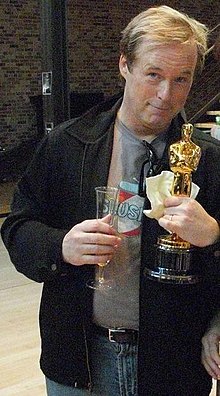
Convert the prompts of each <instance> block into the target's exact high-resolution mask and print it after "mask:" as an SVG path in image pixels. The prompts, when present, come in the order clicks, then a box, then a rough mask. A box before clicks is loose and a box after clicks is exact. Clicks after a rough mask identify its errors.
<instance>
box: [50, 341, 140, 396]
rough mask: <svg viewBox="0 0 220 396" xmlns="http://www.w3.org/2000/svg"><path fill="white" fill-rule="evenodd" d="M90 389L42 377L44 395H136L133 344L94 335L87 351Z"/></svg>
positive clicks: (135, 358)
mask: <svg viewBox="0 0 220 396" xmlns="http://www.w3.org/2000/svg"><path fill="white" fill-rule="evenodd" d="M91 374H92V382H93V385H94V387H93V390H92V393H90V392H89V391H88V390H85V389H79V388H73V387H70V386H65V385H61V384H58V383H55V382H53V381H51V380H49V379H48V378H46V386H47V395H48V396H89V395H92V396H137V345H131V344H119V343H113V342H110V341H109V340H108V339H107V338H106V337H103V336H100V335H98V336H97V335H96V336H95V339H94V342H93V346H92V351H91Z"/></svg>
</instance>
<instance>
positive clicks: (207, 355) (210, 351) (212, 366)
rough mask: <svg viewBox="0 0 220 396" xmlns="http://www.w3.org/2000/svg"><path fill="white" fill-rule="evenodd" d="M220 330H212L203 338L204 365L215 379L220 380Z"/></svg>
mask: <svg viewBox="0 0 220 396" xmlns="http://www.w3.org/2000/svg"><path fill="white" fill-rule="evenodd" d="M219 342H220V328H219V327H212V328H210V329H209V330H208V331H207V332H206V334H205V335H204V337H203V338H202V357H201V358H202V364H203V365H204V367H205V369H206V371H207V372H208V373H209V375H211V377H212V378H214V379H220V356H219Z"/></svg>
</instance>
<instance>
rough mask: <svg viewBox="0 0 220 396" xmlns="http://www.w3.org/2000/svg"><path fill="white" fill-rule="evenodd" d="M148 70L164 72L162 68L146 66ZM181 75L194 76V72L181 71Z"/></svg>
mask: <svg viewBox="0 0 220 396" xmlns="http://www.w3.org/2000/svg"><path fill="white" fill-rule="evenodd" d="M146 69H148V70H149V69H152V70H156V71H163V69H161V67H158V66H146ZM180 74H186V75H188V76H191V75H192V71H191V70H182V71H180Z"/></svg>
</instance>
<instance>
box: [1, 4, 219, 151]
mask: <svg viewBox="0 0 220 396" xmlns="http://www.w3.org/2000/svg"><path fill="white" fill-rule="evenodd" d="M164 3H166V4H167V5H170V6H173V7H174V8H177V9H179V10H181V11H185V12H187V13H189V14H190V15H191V16H194V17H196V18H198V19H199V20H200V21H201V22H203V23H207V24H208V26H209V27H210V28H212V27H214V26H215V25H217V23H219V20H220V8H219V7H218V9H216V0H214V1H209V2H207V0H200V1H199V2H195V1H190V0H188V1H187V0H185V1H177V0H173V1H166V2H164V1H134V0H122V1H116V0H112V1H108V0H84V1H82V0H75V1H74V0H67V8H68V43H69V44H68V50H69V81H70V89H71V90H72V91H76V92H88V91H102V92H104V94H105V95H111V94H113V93H115V92H117V91H118V90H119V79H118V65H117V63H118V57H119V49H118V48H119V47H118V43H119V39H120V32H121V30H122V29H123V27H125V26H126V24H127V23H128V21H129V20H130V19H131V18H132V17H133V16H134V15H136V14H137V13H139V12H141V11H142V10H144V9H146V8H148V7H149V6H151V5H154V4H164ZM39 4H40V2H39V1H36V0H22V1H20V0H6V1H4V2H3V1H2V2H1V4H0V31H1V35H0V45H1V58H0V66H1V67H0V79H1V103H0V146H1V145H2V146H4V147H7V146H11V145H16V144H19V143H21V142H24V141H27V140H30V139H32V138H33V137H35V136H36V134H37V131H36V117H35V111H34V109H33V107H32V105H31V103H30V97H31V96H34V95H41V47H40V9H39Z"/></svg>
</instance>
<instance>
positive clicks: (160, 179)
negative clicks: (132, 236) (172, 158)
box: [143, 171, 199, 220]
mask: <svg viewBox="0 0 220 396" xmlns="http://www.w3.org/2000/svg"><path fill="white" fill-rule="evenodd" d="M173 179H174V173H173V172H170V171H163V172H161V174H160V175H157V176H152V177H147V178H146V193H147V197H148V199H149V200H150V203H151V208H152V209H149V210H144V211H143V212H144V214H145V215H146V216H147V217H150V218H151V219H157V220H158V219H159V218H160V217H161V216H163V211H164V205H163V202H164V199H165V198H166V197H169V196H171V187H172V182H173ZM198 192H199V187H198V186H197V185H196V184H195V183H192V190H191V195H190V197H191V198H193V199H195V198H196V196H197V194H198Z"/></svg>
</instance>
